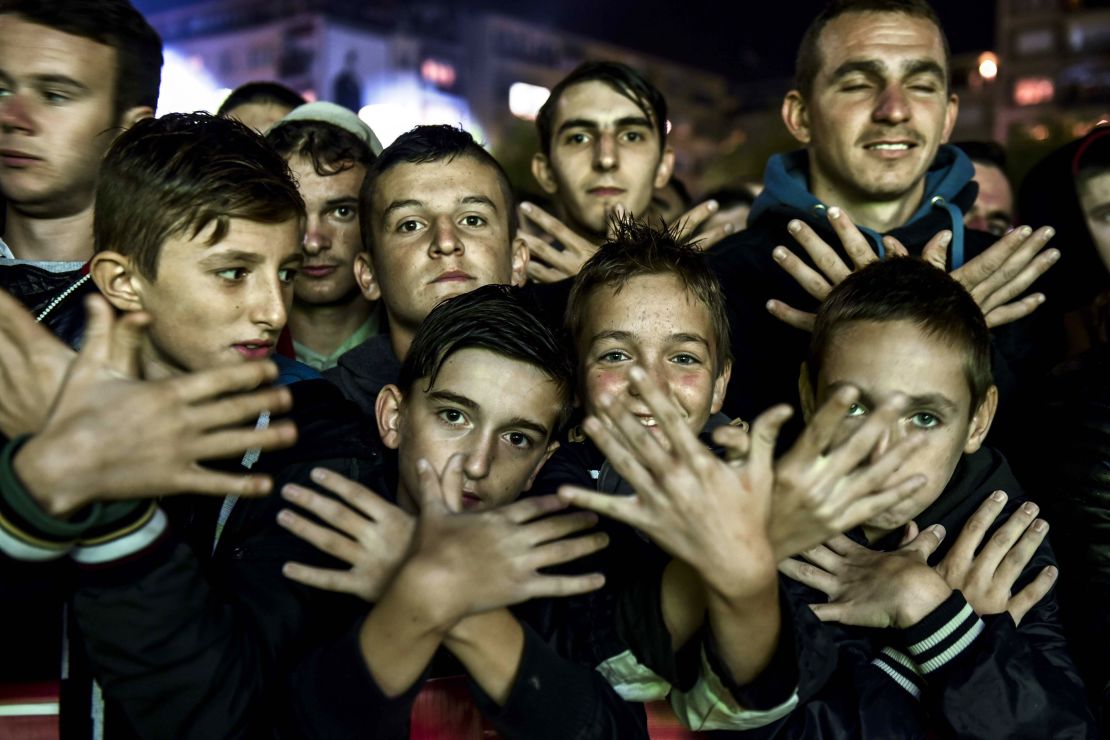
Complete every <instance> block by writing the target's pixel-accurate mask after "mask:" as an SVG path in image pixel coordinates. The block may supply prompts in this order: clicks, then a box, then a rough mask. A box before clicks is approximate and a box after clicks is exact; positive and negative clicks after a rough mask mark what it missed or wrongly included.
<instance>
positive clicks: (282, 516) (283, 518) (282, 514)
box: [277, 509, 293, 524]
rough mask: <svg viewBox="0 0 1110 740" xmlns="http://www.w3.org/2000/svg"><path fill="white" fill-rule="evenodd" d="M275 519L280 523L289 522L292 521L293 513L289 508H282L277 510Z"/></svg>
mask: <svg viewBox="0 0 1110 740" xmlns="http://www.w3.org/2000/svg"><path fill="white" fill-rule="evenodd" d="M277 520H278V521H279V522H281V523H282V524H289V523H290V522H292V521H293V514H292V512H290V511H289V509H282V510H281V511H279V512H278V515H277Z"/></svg>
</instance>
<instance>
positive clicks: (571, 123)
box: [555, 116, 653, 134]
mask: <svg viewBox="0 0 1110 740" xmlns="http://www.w3.org/2000/svg"><path fill="white" fill-rule="evenodd" d="M614 124H615V125H616V126H617V127H618V128H621V127H627V126H643V127H644V128H653V126H652V124H651V121H650V120H648V118H647V116H623V117H622V118H618V119H617V120H616V121H615V122H614ZM572 128H585V129H590V130H591V131H596V130H598V129H599V128H601V125H600V124H599V123H598V122H597V121H592V120H590V119H589V118H568V119H567V120H565V121H563V122H562V124H560V125H559V130H558V131H556V132H555V133H557V134H561V133H563V132H564V131H566V130H567V129H572Z"/></svg>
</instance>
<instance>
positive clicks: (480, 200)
mask: <svg viewBox="0 0 1110 740" xmlns="http://www.w3.org/2000/svg"><path fill="white" fill-rule="evenodd" d="M458 202H459V203H460V204H465V205H480V206H489V207H490V208H491V209H493V210H494V211H496V210H497V206H496V205H494V203H493V201H492V200H490V199H489V198H487V197H486V196H484V195H464V196H463V197H461V198H459V200H458ZM423 205H424V201H422V200H417V199H416V198H407V199H405V200H395V201H393V202H392V203H390V204H389V205H388V206H387V207H386V209H385V210H384V211H382V219H383V220H384V219H385V218H387V217H388V216H389V214H390V213H392V212H393V211H399V210H401V209H403V208H420V207H421V206H423Z"/></svg>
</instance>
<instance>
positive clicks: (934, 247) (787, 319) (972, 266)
mask: <svg viewBox="0 0 1110 740" xmlns="http://www.w3.org/2000/svg"><path fill="white" fill-rule="evenodd" d="M828 216H829V223H830V224H831V225H832V227H833V230H834V231H835V232H836V234H837V236H838V237H839V238H840V242H841V244H842V245H843V246H844V251H846V252H847V253H848V257H849V259H850V260H851V261H852V267H849V266H848V265H846V264H845V263H844V260H842V259H841V257H840V255H839V254H837V253H836V250H834V249H833V248H832V247H831V246H830V245H829V244H828V243H827V242H826V241H824V240H823V239H822V238H821V237H820V236H818V235H817V233H816V232H815V231H814V230H813V229H812V228H810V227H809V226H808V225H807V224H805V223H804V222H802V221H800V220H794V221H791V222H790V223H789V224H788V225H787V229H788V230H789V231H790V233H791V235H792V236H793V237H794V238H795V239H796V240H797V241H798V243H799V244H801V245H802V248H803V249H804V250H805V251H806V253H807V254H808V255H809V257H810V259H811V260H812V261H813V264H814V265H815V266H816V269H814V268H812V267H810V266H809V265H807V264H806V263H805V262H803V261H802V260H801V259H800V258H799V257H798V255H796V254H794V253H793V252H791V251H790V250H789V249H787V248H786V247H784V246H778V247H775V249H774V251H773V252H772V256H773V257H774V259H775V261H776V262H778V263H779V266H780V267H782V268H783V269H784V270H786V272H787V273H789V274H790V276H791V277H793V278H794V280H795V281H797V283H798V285H800V286H802V288H804V289H805V291H806V292H807V293H809V294H810V295H811V296H813V297H814V298H816V299H817V300H818V301H823V300H825V298H826V297H827V296H828V294H829V292H830V291H831V290H832V289H833V286H835V285H838V284H840V282H841V281H842V280H844V278H846V277H848V275H850V274H852V272H854V271H855V270H858V269H860V268H862V267H865V266H866V265H869V264H871V263H872V262H876V261H878V259H879V255H877V254H876V253H875V249H874V247H873V246H872V245H871V242H870V241H869V240H868V239H867V237H866V236H864V235H863V233H862V232H860V230H859V228H858V227H856V225H855V224H854V223H852V221H851V219H850V218H848V214H847V213H845V212H844V211H843V210H841V209H840V208H837V207H835V206H834V207H832V208H829V210H828ZM1055 233H1056V232H1055V231H1054V230H1053V229H1052V228H1051V227H1048V226H1046V227H1043V228H1040V229H1037V230H1036V231H1035V232H1034V231H1033V230H1032V229H1030V228H1029V227H1028V226H1022V227H1020V228H1017V229H1014V230H1013V231H1011V232H1010V233H1009V234H1006V235H1005V236H1004V237H1002V238H1001V239H999V240H998V241H997V242H995V243H994V244H992V245H991V246H990V247H988V248H987V249H986V250H984V251H983V253H982V254H980V255H978V256H977V257H975V258H974V259H972V260H970V261H969V262H968V263H967V264H965V265H963V266H962V267H959V268H957V269H955V270H953V271H952V272H951V273H950V274H951V275H952V277H953V278H955V279H956V280H957V281H958V282H959V283H960V284H961V285H963V286H964V288H966V289H967V291H968V292H969V293H971V297H972V298H974V299H975V302H976V303H978V304H979V308H980V309H981V310H982V311H983V315H984V316H985V317H986V319H987V326H989V327H992V328H993V327H996V326H1002V325H1003V324H1008V323H1010V322H1012V321H1017V320H1018V319H1020V318H1023V317H1025V316H1028V315H1029V314H1031V313H1033V311H1035V310H1036V309H1037V307H1038V306H1040V305H1041V304H1042V303H1044V300H1045V297H1044V294H1043V293H1033V294H1032V295H1029V296H1026V297H1025V298H1022V299H1020V300H1015V299H1016V298H1017V297H1018V296H1019V295H1021V293H1022V292H1023V291H1025V289H1026V288H1028V287H1029V286H1030V285H1032V284H1033V282H1034V281H1036V280H1037V278H1039V277H1040V276H1041V275H1043V274H1044V273H1045V272H1047V271H1048V269H1049V268H1050V267H1052V265H1054V264H1055V263H1056V261H1057V260H1058V259H1059V258H1060V252H1059V250H1056V249H1049V250H1045V249H1044V248H1045V246H1046V245H1047V244H1048V242H1049V240H1050V239H1052V237H1053V236H1054V235H1055ZM951 242H952V232H951V231H947V230H944V231H940V232H938V233H937V234H936V235H935V236H933V238H932V239H930V240H929V242H928V244H926V245H925V247H924V249H923V250H922V252H921V256H922V258H923V259H924V260H925V261H926V262H929V263H930V264H932V265H933V266H935V267H936V268H938V269H940V270H945V269H947V264H948V247H949V245H950V244H951ZM883 245H884V246H885V247H886V251H887V255H888V256H890V257H895V256H902V257H904V256H906V255H908V254H909V252H908V250H907V249H906V247H905V246H904V245H903V244H902V243H901V242H899V241H898V240H897V239H895V238H894V237H892V236H887V237H884V238H883ZM767 310H768V311H770V312H771V314H772V315H773V316H774V317H775V318H777V319H779V320H780V321H782V322H784V323H786V324H789V325H790V326H793V327H795V328H797V329H802V330H803V331H812V329H813V321H814V318H815V316H814V314H812V313H809V312H807V311H800V310H798V309H796V308H794V307H792V306H789V305H787V304H786V303H783V302H782V301H778V300H771V301H768V302H767Z"/></svg>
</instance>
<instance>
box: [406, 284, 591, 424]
mask: <svg viewBox="0 0 1110 740" xmlns="http://www.w3.org/2000/svg"><path fill="white" fill-rule="evenodd" d="M464 349H484V350H488V351H490V352H492V353H494V354H497V355H501V356H502V357H507V358H509V359H511V360H517V361H519V362H524V363H527V364H529V365H533V366H534V367H536V368H538V369H539V370H541V371H542V372H543V373H544V374H545V375H547V376H548V377H549V378H551V380H552V381H553V382H554V383H555V384H556V387H557V388H558V391H559V394H560V397H561V399H562V406H561V409H560V412H559V418H558V428H557V429H552V430H551V433H552V435H553V436H554V435H555V434H556V433H557V432H558V430H559V429H562V428H563V426H565V425H566V423H567V420H568V419H569V418H570V413H571V410H572V401H573V396H572V388H573V383H574V367H573V366H572V365H571V362H570V358H568V357H567V353H566V351H565V350H564V349H563V346H562V345H561V344H560V343H559V341H558V339H556V337H555V335H554V334H553V333H552V332H551V330H550V329H548V328H547V326H546V325H545V324H544V320H543V318H541V316H540V314H539V313H538V311H537V310H536V308H535V307H533V306H531V305H529V303H528V302H527V300H525V299H524V298H523V296H522V295H521V293H520V290H519V289H518V288H513V287H512V286H509V285H484V286H482V287H480V288H477V289H475V290H472V291H470V292H469V293H463V294H462V295H459V296H456V297H454V298H450V299H448V300H446V301H444V302H443V303H440V304H439V305H438V306H436V307H435V308H434V309H432V312H431V313H429V314H428V317H427V318H426V319H424V321H423V323H421V324H420V329H419V330H418V331H417V332H416V336H415V337H414V338H413V340H412V346H411V347H409V352H408V354H407V355H406V356H405V360H404V362H403V363H401V372H400V376H399V378H398V386H399V387H400V388H401V391H402V392H403V393H406V394H407V393H408V392H409V391H410V390H411V389H412V387H413V384H415V383H416V382H417V381H425V382H426V383H427V385H428V387H429V388H430V387H431V386H432V385H433V384H434V383H435V380H436V377H437V376H438V375H439V371H440V368H442V367H443V363H444V362H446V361H447V359H448V358H449V357H451V355H453V354H455V353H456V352H460V351H462V350H464Z"/></svg>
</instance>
